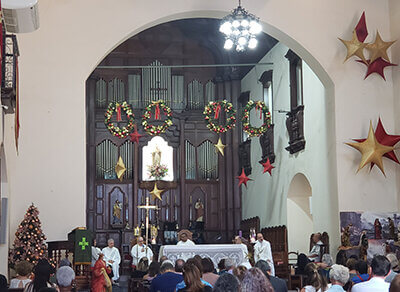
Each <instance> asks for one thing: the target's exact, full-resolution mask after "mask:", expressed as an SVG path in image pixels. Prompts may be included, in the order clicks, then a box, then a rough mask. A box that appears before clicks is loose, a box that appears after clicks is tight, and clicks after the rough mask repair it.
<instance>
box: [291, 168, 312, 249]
mask: <svg viewBox="0 0 400 292" xmlns="http://www.w3.org/2000/svg"><path fill="white" fill-rule="evenodd" d="M311 199H312V188H311V185H310V182H309V181H308V179H307V178H306V176H305V175H304V174H302V173H297V174H296V175H295V176H294V177H293V178H292V181H291V182H290V185H289V191H288V194H287V228H288V248H289V251H295V252H300V253H305V254H307V252H308V249H309V239H310V235H311V234H312V233H313V231H314V226H313V217H312V214H311V212H312V203H311Z"/></svg>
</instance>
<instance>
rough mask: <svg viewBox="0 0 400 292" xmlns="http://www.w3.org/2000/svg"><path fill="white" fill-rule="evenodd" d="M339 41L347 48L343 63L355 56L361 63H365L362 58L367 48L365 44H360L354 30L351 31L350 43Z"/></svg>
mask: <svg viewBox="0 0 400 292" xmlns="http://www.w3.org/2000/svg"><path fill="white" fill-rule="evenodd" d="M339 40H340V41H341V42H342V43H343V44H344V45H345V46H346V48H347V56H346V59H345V60H344V62H346V61H347V60H348V59H349V58H350V57H352V56H357V57H359V58H360V59H361V60H362V61H363V62H365V63H366V62H367V61H366V59H365V56H364V48H365V47H366V46H367V44H364V43H362V42H360V41H359V40H358V38H357V33H356V31H355V30H354V31H353V38H352V39H351V40H350V41H345V40H342V39H341V38H339Z"/></svg>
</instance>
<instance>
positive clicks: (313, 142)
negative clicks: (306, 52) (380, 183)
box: [242, 43, 339, 252]
mask: <svg viewBox="0 0 400 292" xmlns="http://www.w3.org/2000/svg"><path fill="white" fill-rule="evenodd" d="M287 51H288V48H287V47H286V46H285V45H283V44H281V43H279V44H277V45H276V46H275V47H274V48H273V49H272V50H271V51H270V52H268V54H267V55H266V56H265V57H264V58H263V59H262V60H261V61H260V62H262V63H263V62H265V63H267V62H271V63H273V65H267V66H257V67H256V68H254V69H252V70H251V71H250V72H249V73H248V74H247V75H246V76H245V77H244V78H243V79H242V91H248V90H250V91H251V92H250V99H252V100H260V99H261V98H260V97H261V88H262V84H261V83H259V82H258V79H259V78H260V76H261V74H262V73H263V72H264V71H265V70H270V69H273V76H272V79H273V86H272V90H273V101H274V102H273V104H274V108H273V113H274V124H275V126H274V147H275V154H276V160H275V163H274V166H275V167H276V168H275V169H273V170H272V174H273V175H272V176H269V174H268V173H266V174H263V173H262V166H261V165H260V164H259V163H258V161H259V160H260V159H261V147H260V144H259V138H252V141H251V150H252V153H251V160H252V167H253V170H252V175H251V178H252V179H253V180H254V181H252V182H250V183H249V184H248V188H247V189H243V199H242V202H243V218H248V217H253V216H255V215H258V216H259V217H260V221H261V226H275V225H281V224H285V225H288V216H290V215H288V214H287V212H289V208H288V207H287V196H288V192H289V186H290V184H291V182H292V179H293V177H294V176H295V175H296V174H297V173H303V174H304V175H305V176H306V178H307V180H308V181H309V183H310V186H311V189H312V209H313V222H314V224H313V225H312V226H311V230H313V231H315V232H316V231H321V232H322V231H328V233H329V234H330V235H331V238H333V242H332V244H337V243H338V225H337V224H338V222H339V217H338V213H339V212H338V208H337V206H338V205H337V196H336V193H335V192H334V189H330V188H327V186H328V185H330V184H331V181H334V180H335V178H334V177H331V175H330V173H332V172H333V171H334V167H333V166H334V165H333V163H332V160H333V156H332V155H329V153H328V152H329V146H328V140H329V139H330V138H331V136H332V134H333V133H330V132H329V131H328V130H327V121H326V118H325V116H326V115H325V113H326V112H329V111H331V110H332V108H330V107H328V106H327V103H326V100H327V98H328V97H327V96H326V95H325V89H324V86H323V85H322V83H321V82H320V80H319V79H318V77H317V76H316V75H315V74H314V73H313V71H312V70H311V69H310V67H309V66H308V65H307V64H306V63H305V62H303V103H304V136H305V139H306V148H305V150H304V151H301V152H299V153H297V154H295V155H290V154H289V152H288V151H286V150H285V147H287V146H288V134H287V130H286V114H284V113H278V110H286V111H287V110H289V109H290V93H289V90H290V86H289V84H290V83H289V62H288V60H287V59H286V58H285V57H284V56H285V55H286V53H287ZM251 118H252V120H254V121H255V120H257V119H258V117H256V116H254V115H253V116H251ZM329 203H330V204H329ZM328 206H329V207H328ZM291 207H293V206H291ZM292 215H293V214H292ZM292 218H293V217H292ZM310 221H311V220H304V222H301V223H304V224H299V225H296V226H290V225H288V228H289V229H291V228H298V227H299V226H302V225H304V228H302V230H298V231H297V232H306V231H307V232H308V231H309V229H310V227H308V226H306V225H307V224H309V223H310ZM289 235H291V237H292V238H291V239H289V240H290V241H291V242H292V243H294V242H295V241H294V239H293V237H295V236H296V235H295V234H294V235H292V233H291V232H289ZM308 239H309V234H308V235H307V236H306V238H305V240H306V244H308ZM298 243H299V245H292V246H290V248H292V249H293V250H300V251H302V252H306V251H307V250H301V248H302V243H300V240H298Z"/></svg>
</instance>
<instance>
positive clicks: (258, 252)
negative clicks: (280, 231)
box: [254, 233, 275, 276]
mask: <svg viewBox="0 0 400 292" xmlns="http://www.w3.org/2000/svg"><path fill="white" fill-rule="evenodd" d="M259 260H264V261H266V262H267V263H268V264H269V265H270V267H271V275H272V276H275V267H274V260H273V259H272V251H271V244H270V243H269V242H268V241H266V240H264V236H263V235H262V234H261V233H257V242H256V244H255V245H254V261H255V262H256V263H257V262H258V261H259Z"/></svg>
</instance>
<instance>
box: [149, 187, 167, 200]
mask: <svg viewBox="0 0 400 292" xmlns="http://www.w3.org/2000/svg"><path fill="white" fill-rule="evenodd" d="M163 191H164V190H159V189H158V188H157V183H155V184H154V189H153V190H152V191H151V192H150V194H151V195H152V196H153V199H154V200H155V199H156V198H157V199H159V200H160V201H162V199H161V194H162V192H163Z"/></svg>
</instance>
